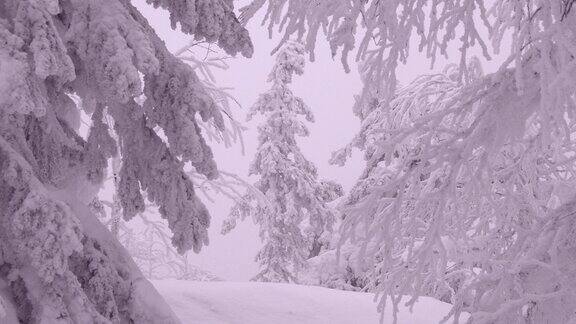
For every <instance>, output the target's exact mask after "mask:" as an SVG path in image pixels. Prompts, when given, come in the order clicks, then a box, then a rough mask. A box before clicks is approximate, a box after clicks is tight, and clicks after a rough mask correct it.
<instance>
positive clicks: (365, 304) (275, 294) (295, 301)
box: [153, 280, 466, 324]
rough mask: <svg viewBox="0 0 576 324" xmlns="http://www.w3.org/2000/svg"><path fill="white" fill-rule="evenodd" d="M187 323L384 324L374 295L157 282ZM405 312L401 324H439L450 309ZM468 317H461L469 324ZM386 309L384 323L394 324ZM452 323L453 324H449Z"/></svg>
mask: <svg viewBox="0 0 576 324" xmlns="http://www.w3.org/2000/svg"><path fill="white" fill-rule="evenodd" d="M153 284H154V286H155V287H156V289H157V290H158V291H159V292H160V294H161V295H163V296H164V298H165V300H166V302H167V303H168V304H169V305H170V306H171V307H172V309H173V311H174V312H175V313H176V315H177V316H178V317H179V318H180V320H181V321H182V323H184V324H190V323H206V324H236V323H238V324H270V323H274V324H288V323H290V324H294V323H297V324H363V323H375V324H377V323H379V321H380V314H379V313H378V312H377V310H376V303H375V302H374V294H370V293H361V292H351V291H342V290H334V289H328V288H322V287H315V286H300V285H289V284H278V283H261V282H198V281H180V280H158V281H153ZM402 305H403V304H401V306H400V314H399V316H398V324H431V323H439V322H440V321H441V320H442V319H443V317H444V316H445V315H446V314H447V313H448V311H449V310H450V305H449V304H446V303H443V302H441V301H438V300H436V299H434V298H431V297H421V298H419V299H418V302H417V303H416V305H415V306H414V308H413V310H412V312H411V311H410V309H409V308H408V307H402ZM465 320H466V317H465V316H464V315H463V316H461V317H460V322H461V323H462V322H465ZM392 322H393V321H392V312H391V306H387V308H386V312H385V317H384V323H392ZM448 323H451V321H448Z"/></svg>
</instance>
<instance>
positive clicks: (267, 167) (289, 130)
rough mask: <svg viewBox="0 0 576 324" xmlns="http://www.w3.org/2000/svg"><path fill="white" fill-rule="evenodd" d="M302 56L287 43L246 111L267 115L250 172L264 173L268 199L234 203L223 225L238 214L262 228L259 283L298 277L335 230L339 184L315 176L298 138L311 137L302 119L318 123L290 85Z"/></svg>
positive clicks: (258, 185)
mask: <svg viewBox="0 0 576 324" xmlns="http://www.w3.org/2000/svg"><path fill="white" fill-rule="evenodd" d="M303 54H304V48H303V46H302V45H301V44H300V43H297V42H288V43H287V44H286V45H285V46H284V47H283V48H282V49H281V50H280V52H279V53H278V54H277V56H276V63H275V65H274V67H273V69H272V72H271V73H270V74H269V76H268V82H270V83H272V88H271V89H270V90H268V91H267V92H265V93H264V94H262V95H260V97H259V98H258V101H257V102H256V104H254V106H253V107H252V108H251V111H250V113H249V115H248V119H251V118H252V117H253V116H254V115H256V114H262V115H264V116H265V118H266V121H265V122H264V123H263V124H262V125H261V126H259V127H258V131H259V144H258V150H257V152H256V156H255V158H254V161H253V162H252V164H251V165H250V174H251V175H257V176H259V177H260V179H259V180H258V181H257V182H256V184H255V185H254V187H255V188H256V189H258V191H260V192H261V193H262V194H263V195H264V196H265V199H264V201H266V202H267V203H263V202H262V200H259V199H258V197H255V196H254V194H250V193H249V194H248V195H247V196H246V197H245V201H244V202H242V203H240V204H237V205H236V206H235V207H233V209H232V212H231V217H230V218H229V219H228V220H227V221H226V222H225V224H224V228H223V231H224V232H227V231H230V230H231V229H232V228H233V227H234V225H235V223H236V220H237V218H245V217H246V216H248V215H250V216H252V218H253V219H254V221H255V222H256V223H257V224H258V225H259V226H260V236H261V238H262V240H263V242H264V247H263V248H262V249H261V250H260V251H259V252H258V255H257V257H256V260H257V261H258V262H259V263H260V267H261V272H260V273H258V274H257V275H256V276H255V277H254V280H257V281H272V282H295V281H297V277H296V276H297V274H298V272H299V271H300V270H301V269H302V268H303V267H304V266H305V261H306V259H307V258H308V257H310V256H314V255H315V254H317V253H318V251H319V248H320V246H321V244H322V235H323V234H325V233H327V232H329V231H331V230H332V224H333V222H334V214H333V211H332V210H331V209H330V207H329V206H327V203H328V202H330V201H332V200H334V199H336V198H337V197H339V196H340V195H341V194H342V189H341V187H340V186H339V185H337V184H335V183H333V182H329V181H319V180H318V179H317V178H318V175H317V171H316V167H315V166H314V165H313V164H312V163H311V162H310V161H308V160H306V158H305V157H304V156H303V155H302V152H301V151H300V148H299V147H298V145H297V143H296V136H308V128H307V127H306V126H305V125H304V123H303V122H302V121H301V120H300V119H299V117H300V116H304V117H305V118H306V120H307V121H309V122H313V121H314V119H313V115H312V111H311V110H310V108H309V107H308V106H306V104H305V103H304V102H303V101H302V99H301V98H298V97H296V96H294V95H293V94H292V91H291V90H290V89H289V87H288V85H289V84H290V83H291V82H292V76H293V75H294V74H302V73H303V72H304V62H305V59H304V56H303Z"/></svg>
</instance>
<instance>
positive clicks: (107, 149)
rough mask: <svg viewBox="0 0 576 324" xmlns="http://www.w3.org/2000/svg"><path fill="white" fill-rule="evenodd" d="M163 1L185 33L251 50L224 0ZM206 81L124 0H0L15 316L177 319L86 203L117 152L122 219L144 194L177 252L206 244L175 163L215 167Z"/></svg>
mask: <svg viewBox="0 0 576 324" xmlns="http://www.w3.org/2000/svg"><path fill="white" fill-rule="evenodd" d="M156 4H160V3H156ZM161 4H162V5H163V7H165V8H166V9H167V10H169V11H170V12H172V14H173V17H175V18H173V21H176V22H178V23H180V25H181V26H184V27H183V30H184V32H186V33H188V34H191V35H192V36H193V37H195V38H198V39H204V40H207V41H217V42H218V43H219V44H220V46H222V47H223V48H224V49H225V50H226V51H227V52H228V53H229V54H231V55H233V54H236V53H242V54H244V55H246V56H249V55H250V54H251V52H252V45H251V42H250V40H249V39H248V37H247V32H246V30H245V29H244V28H243V27H241V26H240V24H239V23H238V21H237V20H236V18H235V17H234V14H233V11H232V10H233V7H232V5H231V3H228V2H224V1H223V2H218V1H198V2H196V3H191V2H186V1H181V2H180V3H178V2H177V1H164V2H163V3H161ZM183 8H184V9H187V11H185V12H183V11H181V9H183ZM193 10H196V11H195V12H196V14H194V12H193ZM209 91H210V90H209V89H205V87H204V85H203V83H202V82H201V81H200V80H199V79H198V77H197V76H196V74H195V72H194V71H193V70H192V68H190V67H189V66H188V65H186V64H184V63H183V62H181V61H180V60H178V59H176V58H175V57H174V55H172V54H171V53H169V52H168V50H167V49H166V47H165V45H164V43H163V41H162V40H161V39H160V38H159V37H158V36H157V35H156V34H155V32H154V30H153V29H152V28H151V27H150V26H149V24H148V22H147V21H146V19H145V18H144V17H143V16H142V15H141V14H140V12H138V10H136V8H135V7H133V6H132V4H131V3H130V1H127V0H111V1H103V0H62V1H55V0H44V1H35V0H34V1H33V0H22V1H15V0H2V1H0V92H1V93H2V95H1V96H0V182H2V185H1V186H0V188H1V189H0V190H1V191H2V193H1V194H0V210H1V215H2V217H1V220H0V237H1V239H0V250H1V252H2V253H0V255H1V257H0V277H1V279H2V280H3V281H4V282H6V283H7V284H8V286H9V294H11V297H13V299H14V300H15V301H17V302H16V304H17V305H18V309H17V313H18V317H19V319H20V321H22V322H25V323H35V322H42V323H43V322H50V323H52V322H54V323H55V322H58V323H60V322H62V323H109V322H113V323H132V322H136V323H176V322H178V320H177V319H176V317H175V316H174V314H173V313H172V312H171V311H170V309H169V308H168V307H167V306H166V304H165V303H164V302H163V301H162V299H161V298H160V296H159V295H158V294H157V293H156V292H155V291H154V289H153V288H152V286H151V285H150V284H149V283H148V282H147V281H146V280H145V279H144V277H143V276H142V275H141V273H140V271H139V270H138V268H137V267H136V265H135V264H134V263H133V262H132V261H131V260H130V257H129V256H128V255H127V253H126V252H125V250H124V249H123V248H122V246H120V245H119V243H118V242H117V241H116V239H115V238H114V237H113V236H112V235H110V233H109V232H108V231H106V229H105V228H104V227H103V226H102V225H101V224H100V223H99V222H98V220H97V219H96V216H95V215H94V214H93V213H91V211H90V210H89V209H88V208H87V207H86V205H87V204H88V203H90V202H91V201H92V200H93V198H94V196H95V195H96V194H97V192H98V190H99V187H100V186H101V185H102V182H103V181H104V176H105V174H106V172H105V168H106V166H107V160H108V159H109V158H111V157H112V156H117V155H118V154H119V159H121V170H120V171H119V174H118V176H119V179H118V183H119V184H120V191H119V194H118V197H119V198H120V200H121V201H120V205H121V206H122V207H124V210H123V212H124V214H125V217H126V218H130V217H131V216H133V215H134V214H135V213H136V212H138V211H141V210H142V209H143V207H144V200H143V197H142V193H141V190H143V191H146V193H147V197H148V198H149V199H150V200H151V201H152V202H154V203H155V204H157V205H158V207H159V210H160V214H161V216H162V217H164V218H166V219H167V220H168V224H169V227H170V229H171V230H172V234H173V237H172V242H173V244H174V245H175V246H176V247H177V249H178V250H179V251H181V252H183V251H186V250H189V249H194V250H195V251H198V250H199V249H200V248H201V247H202V246H203V245H205V244H206V243H207V234H206V233H207V227H208V225H209V215H208V212H207V210H206V208H205V207H204V205H203V204H202V202H201V201H200V200H199V198H198V197H197V196H196V195H195V192H194V186H193V183H192V180H191V178H190V177H188V176H187V174H186V172H185V171H184V166H185V164H187V163H189V164H191V165H192V166H194V168H195V169H196V170H197V171H198V172H199V173H201V174H203V175H205V176H206V177H208V178H214V177H216V176H217V174H218V173H217V170H216V165H215V163H214V161H213V158H212V152H211V150H210V148H209V147H208V145H207V144H206V142H205V140H204V138H203V137H202V134H201V130H200V127H199V125H198V121H197V118H202V120H204V121H205V122H212V123H213V124H214V125H216V126H217V127H220V128H222V127H223V118H222V116H221V113H220V110H219V109H217V105H216V104H215V103H214V102H213V99H212V97H211V96H210V95H209ZM142 94H144V95H145V100H144V102H143V105H138V104H136V103H135V100H136V97H140V98H141V97H142V96H141V95H142ZM71 97H75V98H79V100H77V101H76V102H77V103H79V105H77V104H76V103H75V101H73V100H72V99H71ZM80 109H82V110H84V113H86V114H88V115H90V116H91V120H92V123H91V125H89V132H88V135H87V136H86V137H85V138H84V137H82V136H81V135H80V132H79V130H78V127H79V124H80V123H79V120H80V119H79V116H80V111H79V110H80ZM109 117H112V119H113V120H114V131H115V134H116V135H117V138H114V137H113V136H112V135H111V134H110V129H109V127H108V122H107V121H108V118H109ZM159 133H162V134H163V135H165V137H161V136H160V135H158V134H159ZM162 138H166V140H167V142H165V141H163V139H162ZM117 147H119V148H120V149H119V150H117Z"/></svg>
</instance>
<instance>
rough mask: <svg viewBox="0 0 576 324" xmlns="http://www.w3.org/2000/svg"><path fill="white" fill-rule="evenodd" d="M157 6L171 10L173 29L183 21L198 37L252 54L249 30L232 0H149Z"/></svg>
mask: <svg viewBox="0 0 576 324" xmlns="http://www.w3.org/2000/svg"><path fill="white" fill-rule="evenodd" d="M146 2H148V3H151V4H153V5H154V7H159V6H160V7H162V8H165V9H167V10H168V11H170V23H171V25H172V29H176V25H177V24H178V23H179V24H180V28H181V30H182V32H184V33H187V34H191V35H194V36H195V38H196V39H205V40H207V41H209V42H216V41H217V42H218V46H220V47H221V48H222V49H224V50H225V51H226V53H228V54H231V55H235V54H236V53H238V52H240V53H242V55H244V56H246V57H250V56H252V53H253V51H254V50H253V48H252V43H251V41H250V37H249V36H248V31H246V29H244V28H243V27H242V25H240V22H239V21H238V19H237V18H236V16H235V15H234V12H233V9H234V4H233V2H232V0H192V1H190V0H146Z"/></svg>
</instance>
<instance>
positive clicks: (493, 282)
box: [243, 0, 576, 323]
mask: <svg viewBox="0 0 576 324" xmlns="http://www.w3.org/2000/svg"><path fill="white" fill-rule="evenodd" d="M266 4H267V5H268V12H267V13H268V15H267V16H266V18H267V22H268V23H269V27H270V31H272V30H273V28H274V25H276V24H281V25H280V26H281V28H283V29H284V31H285V34H284V35H285V37H284V38H283V39H287V38H289V37H290V36H291V35H294V34H296V35H298V36H299V37H302V38H305V39H306V44H307V49H308V50H309V51H310V52H312V51H313V48H314V44H315V40H316V38H317V34H318V32H319V31H321V30H322V31H324V32H325V33H326V35H327V37H328V40H329V41H330V43H331V45H332V49H333V52H334V53H336V52H337V51H338V50H340V49H341V50H342V58H343V62H344V63H346V61H347V56H348V54H350V53H352V52H353V51H355V54H356V59H357V60H359V61H363V62H364V64H363V65H362V69H363V71H362V74H363V75H364V76H365V81H366V83H365V88H364V92H363V95H362V97H363V98H364V99H365V97H366V96H367V95H370V90H371V87H370V85H375V84H377V85H380V84H382V85H383V86H382V87H381V88H380V89H377V91H378V95H377V98H378V99H380V100H379V102H378V105H379V106H381V107H380V108H379V109H381V110H382V111H383V114H384V118H386V119H388V120H393V119H395V118H405V117H410V116H409V115H405V114H404V110H396V111H395V110H393V106H391V105H390V103H391V101H392V98H393V97H394V94H395V93H396V76H395V73H396V67H397V65H398V63H399V62H407V59H408V56H409V54H410V47H409V45H410V44H411V40H414V38H417V39H418V40H419V44H418V49H419V50H420V51H423V52H425V53H426V55H427V56H428V57H429V58H431V60H432V61H434V60H435V58H436V57H437V55H439V54H440V55H444V56H447V57H449V58H451V57H453V55H452V53H451V50H450V49H451V48H458V50H459V51H458V54H459V55H458V57H457V59H458V60H459V75H458V80H459V81H460V82H462V83H461V84H462V87H461V88H459V89H457V91H456V92H454V93H453V94H452V96H449V97H446V96H440V97H439V98H437V100H432V101H430V102H426V106H420V107H419V108H414V109H417V110H419V111H423V112H425V114H423V115H416V116H412V117H413V119H411V120H410V122H409V123H406V124H405V125H404V126H402V127H400V128H399V129H395V130H392V131H389V134H387V136H384V137H382V140H381V141H379V142H378V143H377V144H376V146H377V147H378V148H379V150H380V151H381V152H383V153H382V154H383V156H385V159H384V161H382V162H380V163H383V164H386V163H392V161H393V160H395V162H396V163H398V164H399V167H398V168H396V170H397V172H393V173H392V174H391V177H390V180H389V181H387V182H386V183H385V184H383V185H382V186H377V187H375V188H374V189H372V190H370V192H369V193H368V194H367V196H366V197H365V198H364V199H363V200H362V202H363V206H364V208H360V209H356V211H354V212H353V213H349V215H348V217H346V220H347V221H346V222H345V226H344V230H345V233H348V234H346V235H348V236H353V235H356V233H357V230H358V229H362V228H363V229H366V230H365V235H364V236H363V238H360V240H361V241H362V242H361V244H362V245H363V247H364V248H365V249H364V250H365V251H366V252H365V257H364V258H363V259H364V260H367V261H368V262H372V265H373V269H374V271H373V273H372V278H371V280H372V283H371V288H372V289H373V290H375V291H379V292H381V293H382V294H381V296H382V298H381V299H380V300H381V302H382V303H381V304H380V307H381V309H383V307H384V306H385V304H386V301H387V300H389V299H388V297H390V298H391V299H392V301H393V303H392V304H393V306H394V307H393V311H394V312H395V313H396V312H397V310H398V308H397V306H398V303H399V302H400V300H401V298H400V297H401V295H402V294H410V295H413V296H414V297H417V296H418V295H420V294H422V293H423V291H425V290H427V289H428V287H430V285H431V284H434V283H442V282H443V281H445V280H446V279H447V278H446V270H447V268H448V267H449V266H451V265H452V264H451V262H452V261H451V260H450V259H449V258H448V256H447V255H448V253H447V249H448V246H447V245H448V244H451V243H447V240H446V239H448V241H450V242H455V244H456V246H457V247H458V248H461V249H464V250H465V251H466V253H469V254H470V258H468V261H467V269H463V270H462V271H460V273H463V272H467V274H466V275H472V276H473V280H472V282H471V283H469V284H468V285H467V287H466V288H465V289H459V291H458V292H457V293H456V294H455V295H454V298H453V303H454V308H453V312H455V313H459V312H461V311H463V310H464V311H469V312H471V313H472V317H471V319H470V321H471V322H473V323H519V322H521V323H524V322H532V323H545V322H548V323H570V322H573V321H575V318H574V317H575V314H574V312H573V309H574V308H575V305H574V304H575V303H576V296H575V293H574V292H575V291H576V280H575V278H576V262H574V260H575V259H574V257H573V255H574V251H575V246H576V234H575V226H576V217H574V204H575V202H574V200H573V198H572V197H573V191H572V190H571V189H569V190H566V188H571V187H573V185H574V184H573V182H574V174H573V172H574V171H573V170H574V166H575V164H574V154H575V152H574V134H573V132H574V129H575V127H574V126H575V125H574V120H575V117H574V111H575V108H576V103H575V99H574V98H575V95H576V82H575V81H576V79H575V77H574V76H575V75H576V74H575V73H574V72H575V66H576V59H575V58H576V52H575V50H574V48H575V47H574V45H575V43H576V42H575V38H574V35H575V34H576V11H575V10H573V9H574V8H573V7H574V6H573V5H574V1H563V0H541V1H528V2H526V1H523V0H513V1H508V0H496V1H491V2H489V3H488V2H487V1H483V0H474V1H452V0H434V1H425V0H414V1H400V0H369V1H359V0H358V1H356V0H355V1H352V2H350V1H344V0H336V1H303V0H271V1H254V2H253V3H252V4H250V5H249V6H248V7H246V8H244V9H243V20H244V21H245V20H246V19H249V18H250V17H252V16H253V14H254V13H255V12H256V11H257V10H258V9H259V8H261V7H262V6H264V5H266ZM474 46H477V47H478V48H479V49H480V50H481V51H482V53H483V55H484V57H485V58H487V59H489V58H490V55H491V54H492V53H499V55H501V56H503V58H504V61H503V63H502V64H501V65H500V67H499V69H498V70H497V71H496V72H495V73H492V74H488V75H485V76H483V77H481V78H479V79H477V80H473V78H472V74H473V73H470V70H469V69H468V67H467V61H468V58H469V52H470V50H471V49H472V48H473V47H474ZM464 81H466V82H467V83H464ZM406 101H407V102H410V103H411V104H410V105H409V106H410V107H416V106H418V105H419V104H420V103H419V102H415V101H413V100H410V99H409V98H406ZM412 104H413V105H415V106H412ZM430 104H431V105H433V109H429V107H427V106H428V105H430ZM411 109H413V108H410V110H411ZM382 131H384V132H386V131H387V130H385V129H384V130H382ZM411 141H416V142H418V143H419V146H420V149H419V150H416V151H413V152H409V153H407V154H405V155H403V156H401V157H400V159H395V157H394V152H395V151H396V150H397V149H398V148H399V147H402V146H404V145H406V143H409V142H411ZM422 175H424V176H423V177H422ZM346 235H345V236H346ZM370 247H372V248H370ZM414 301H415V299H412V300H411V301H410V302H409V303H412V302H414Z"/></svg>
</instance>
